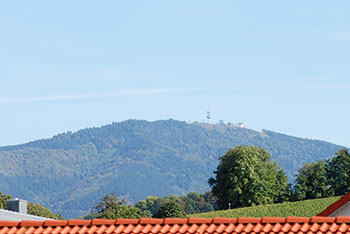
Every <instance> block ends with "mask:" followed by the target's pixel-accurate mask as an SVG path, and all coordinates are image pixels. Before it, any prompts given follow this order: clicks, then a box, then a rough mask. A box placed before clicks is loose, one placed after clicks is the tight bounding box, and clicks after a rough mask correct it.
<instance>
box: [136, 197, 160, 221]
mask: <svg viewBox="0 0 350 234" xmlns="http://www.w3.org/2000/svg"><path fill="white" fill-rule="evenodd" d="M161 204H162V199H161V198H160V197H156V196H149V197H147V198H146V200H141V201H138V202H136V204H135V207H137V208H139V209H141V210H142V211H145V212H147V213H148V214H149V216H152V215H154V214H156V213H157V211H158V209H159V207H160V205H161Z"/></svg>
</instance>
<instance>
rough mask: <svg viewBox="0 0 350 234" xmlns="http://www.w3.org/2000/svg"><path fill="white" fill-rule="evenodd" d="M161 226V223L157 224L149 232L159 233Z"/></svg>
mask: <svg viewBox="0 0 350 234" xmlns="http://www.w3.org/2000/svg"><path fill="white" fill-rule="evenodd" d="M174 226H175V225H174ZM161 228H162V226H161V225H160V224H156V225H154V226H153V228H152V229H151V230H150V231H149V232H150V233H158V232H159V230H160V229H161Z"/></svg>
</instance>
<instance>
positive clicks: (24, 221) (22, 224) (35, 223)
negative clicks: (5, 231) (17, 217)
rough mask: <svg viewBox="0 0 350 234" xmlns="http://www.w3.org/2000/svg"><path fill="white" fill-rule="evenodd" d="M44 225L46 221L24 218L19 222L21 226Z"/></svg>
mask: <svg viewBox="0 0 350 234" xmlns="http://www.w3.org/2000/svg"><path fill="white" fill-rule="evenodd" d="M43 225H44V221H32V220H23V221H21V222H20V223H19V226H21V227H27V226H33V227H39V226H43Z"/></svg>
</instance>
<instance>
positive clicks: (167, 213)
mask: <svg viewBox="0 0 350 234" xmlns="http://www.w3.org/2000/svg"><path fill="white" fill-rule="evenodd" d="M185 216H186V212H185V210H184V208H183V207H182V206H181V205H179V204H178V203H177V202H176V201H174V200H165V201H164V202H163V203H162V205H161V206H160V207H159V210H158V212H157V213H156V214H155V215H154V217H155V218H167V217H172V218H184V217H185Z"/></svg>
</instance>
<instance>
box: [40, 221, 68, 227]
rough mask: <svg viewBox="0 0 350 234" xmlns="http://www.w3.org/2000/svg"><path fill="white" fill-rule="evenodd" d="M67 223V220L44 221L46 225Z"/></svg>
mask: <svg viewBox="0 0 350 234" xmlns="http://www.w3.org/2000/svg"><path fill="white" fill-rule="evenodd" d="M67 224H68V221H67V220H46V221H45V222H44V226H66V225H67Z"/></svg>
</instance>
